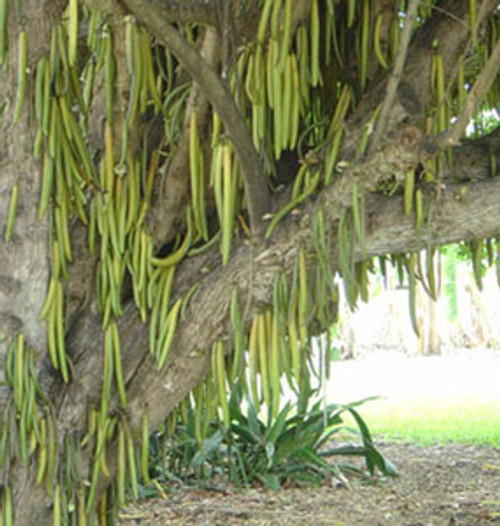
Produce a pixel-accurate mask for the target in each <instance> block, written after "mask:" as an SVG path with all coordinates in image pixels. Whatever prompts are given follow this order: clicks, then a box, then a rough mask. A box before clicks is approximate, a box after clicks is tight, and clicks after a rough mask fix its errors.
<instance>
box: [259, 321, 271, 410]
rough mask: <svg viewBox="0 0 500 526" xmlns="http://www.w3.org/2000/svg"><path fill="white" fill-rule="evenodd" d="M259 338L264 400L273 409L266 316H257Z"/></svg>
mask: <svg viewBox="0 0 500 526" xmlns="http://www.w3.org/2000/svg"><path fill="white" fill-rule="evenodd" d="M257 316H258V319H257V337H258V346H259V369H260V383H261V391H262V398H263V399H264V402H265V403H266V405H267V407H269V408H270V407H271V387H270V384H269V362H268V357H267V354H268V351H269V347H270V346H269V344H270V342H269V340H268V332H267V322H266V314H265V313H263V314H257Z"/></svg>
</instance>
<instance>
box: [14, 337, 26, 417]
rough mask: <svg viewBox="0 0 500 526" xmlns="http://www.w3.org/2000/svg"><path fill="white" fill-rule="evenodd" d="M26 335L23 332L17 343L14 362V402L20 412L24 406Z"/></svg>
mask: <svg viewBox="0 0 500 526" xmlns="http://www.w3.org/2000/svg"><path fill="white" fill-rule="evenodd" d="M24 355H25V351H24V334H23V333H22V332H21V333H20V334H19V335H18V337H17V341H16V359H15V361H14V400H15V402H16V406H17V407H18V409H19V410H21V407H22V406H23V401H24V396H25V389H24V387H25V386H24V376H25V363H24V362H25V360H24Z"/></svg>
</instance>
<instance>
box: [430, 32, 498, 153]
mask: <svg viewBox="0 0 500 526" xmlns="http://www.w3.org/2000/svg"><path fill="white" fill-rule="evenodd" d="M499 71H500V40H498V41H497V43H496V44H495V47H494V48H493V52H492V53H491V55H490V57H489V59H488V61H487V62H486V64H485V65H484V67H483V69H482V70H481V73H480V74H479V75H478V76H477V78H476V82H475V83H474V86H472V89H471V90H470V92H469V94H468V95H467V100H466V101H465V104H464V107H463V109H462V111H461V112H460V115H459V116H458V119H457V120H456V121H455V123H454V124H453V126H451V128H449V129H448V130H447V131H445V132H444V133H442V134H441V135H440V136H439V137H438V138H437V140H436V142H437V145H438V146H439V147H440V148H447V147H449V146H457V145H458V144H460V137H462V135H463V134H464V132H465V129H466V128H467V125H468V124H469V122H470V121H471V119H472V117H473V116H474V113H475V112H476V110H477V107H478V105H479V104H480V103H481V102H482V101H483V100H484V97H485V96H486V95H487V93H488V91H489V89H490V87H491V85H492V84H493V81H494V80H495V77H496V75H497V73H498V72H499Z"/></svg>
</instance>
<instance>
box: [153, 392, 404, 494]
mask: <svg viewBox="0 0 500 526" xmlns="http://www.w3.org/2000/svg"><path fill="white" fill-rule="evenodd" d="M314 394H315V393H314V392H312V391H310V392H309V396H308V401H307V402H306V403H305V404H304V401H303V400H302V402H301V404H299V403H295V404H294V403H292V402H291V401H288V402H286V404H285V405H284V406H283V407H282V408H281V409H280V411H279V413H278V414H277V415H276V416H273V415H272V413H271V412H268V416H267V418H265V419H263V418H262V416H261V415H259V414H258V412H257V410H256V407H255V405H254V404H253V402H252V400H251V398H250V397H249V396H248V395H246V394H245V388H244V386H242V385H241V384H239V385H238V387H237V389H236V390H235V392H234V393H233V395H232V396H231V402H230V415H231V424H230V426H229V428H225V427H224V425H223V424H222V423H221V421H220V420H219V419H217V418H215V419H214V420H213V421H212V422H211V425H210V430H209V432H208V433H207V436H206V438H204V439H203V440H202V441H201V442H199V441H197V440H196V435H195V413H194V410H193V409H192V407H190V406H189V404H188V407H187V409H186V411H185V413H184V414H185V418H184V419H183V418H181V416H180V415H179V417H178V418H179V419H178V421H177V422H176V425H175V429H174V431H173V433H172V434H170V435H168V434H167V433H166V432H165V430H164V432H163V433H156V434H155V435H153V437H152V439H151V449H152V455H151V458H152V459H153V460H152V462H151V464H150V473H151V476H152V477H155V478H157V480H159V481H161V482H166V483H167V484H168V483H172V481H173V480H181V481H182V483H183V484H187V485H195V486H207V485H208V486H213V485H214V484H217V485H218V486H219V487H221V486H224V485H226V484H229V483H231V484H233V485H234V486H236V487H241V486H248V485H252V484H256V483H260V484H264V485H265V486H266V487H268V488H270V489H279V488H280V487H282V486H283V485H290V484H292V485H301V484H309V485H310V484H313V485H316V484H321V483H324V482H326V481H329V480H331V479H332V478H335V479H337V480H339V481H340V482H341V483H345V484H348V482H347V479H346V478H345V475H344V473H347V472H349V473H351V474H353V473H355V474H357V475H360V476H364V475H365V474H368V475H370V476H373V475H375V473H376V472H377V471H379V472H380V473H381V474H382V475H386V476H394V475H395V474H396V470H395V468H394V466H393V465H392V464H391V463H390V462H389V461H388V460H387V459H385V458H384V457H383V456H382V455H381V454H380V452H379V451H377V449H376V447H375V446H374V444H373V440H372V437H371V434H370V431H369V430H368V427H367V425H366V423H365V422H364V420H363V419H362V417H361V416H360V414H359V412H358V411H357V407H359V406H360V405H362V404H363V403H365V402H366V401H368V400H369V399H365V400H361V401H359V402H355V403H352V404H347V405H337V404H327V405H325V404H324V403H323V402H321V401H317V402H315V403H312V399H313V397H314ZM301 407H302V408H301ZM349 416H350V417H351V419H350V420H351V421H352V422H353V423H354V427H352V425H349V424H348V421H349V418H347V419H346V417H349ZM354 439H357V440H358V441H359V442H360V444H359V445H353V444H351V442H352V441H353V440H354ZM334 440H336V445H332V443H333V441H334ZM342 444H343V445H342ZM352 456H360V457H362V458H363V459H364V462H365V468H366V471H365V472H364V471H363V470H362V469H360V468H359V467H358V466H356V465H353V464H349V463H339V462H337V461H334V460H332V457H352ZM346 462H347V461H346Z"/></svg>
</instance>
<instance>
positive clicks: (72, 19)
mask: <svg viewBox="0 0 500 526" xmlns="http://www.w3.org/2000/svg"><path fill="white" fill-rule="evenodd" d="M77 48H78V0H69V27H68V59H69V64H70V66H74V65H75V64H76V55H77Z"/></svg>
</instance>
